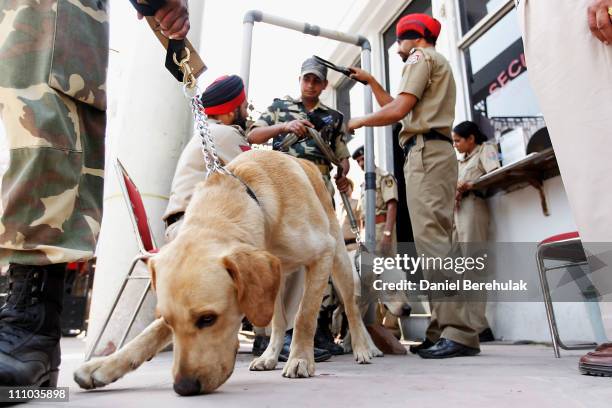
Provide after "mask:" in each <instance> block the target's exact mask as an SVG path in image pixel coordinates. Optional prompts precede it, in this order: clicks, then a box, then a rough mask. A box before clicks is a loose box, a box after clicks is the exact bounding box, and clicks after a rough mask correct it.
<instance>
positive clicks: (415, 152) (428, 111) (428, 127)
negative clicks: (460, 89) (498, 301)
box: [398, 47, 479, 348]
mask: <svg viewBox="0 0 612 408" xmlns="http://www.w3.org/2000/svg"><path fill="white" fill-rule="evenodd" d="M398 92H399V93H408V94H412V95H414V96H416V97H417V99H418V101H417V103H416V105H415V106H414V108H413V109H412V111H411V113H410V114H409V115H407V116H406V117H405V118H404V119H402V130H401V132H400V136H399V138H400V145H402V146H403V147H406V146H410V145H412V144H413V145H412V147H411V149H410V150H409V152H408V154H407V157H406V161H405V163H404V177H405V179H406V201H407V204H408V210H409V212H410V221H411V223H412V229H413V233H414V240H415V244H416V249H417V251H418V254H419V255H420V254H424V255H425V256H427V257H446V256H448V255H449V254H450V253H451V249H452V231H453V209H454V202H455V191H456V188H457V171H458V169H457V157H456V154H455V150H454V149H453V147H452V144H451V136H450V134H451V126H452V123H453V120H454V116H455V101H456V90H455V80H454V78H453V74H452V71H451V68H450V65H449V63H448V61H447V60H446V58H444V57H443V56H442V55H441V54H440V53H438V52H437V51H436V50H435V48H433V47H426V48H415V49H413V50H412V52H411V54H410V55H409V57H408V59H407V60H406V63H405V65H404V68H403V72H402V79H401V82H400V86H399V90H398ZM431 131H435V132H437V134H438V135H442V137H448V141H446V140H435V139H433V138H431V140H426V138H425V136H424V135H426V134H428V133H429V132H431ZM424 272H425V277H426V278H428V279H435V278H439V274H440V272H439V271H432V270H426V271H424ZM431 315H432V316H431V322H430V325H429V327H428V329H427V338H428V339H429V340H430V341H434V342H435V341H437V340H438V339H439V338H440V337H444V338H446V339H449V340H452V341H455V342H457V343H460V344H463V345H465V346H468V347H474V348H476V347H478V346H479V343H478V334H477V333H476V331H475V330H474V329H473V328H472V327H471V325H470V322H469V316H468V307H467V303H466V302H465V299H464V298H463V296H461V294H459V295H457V296H455V297H454V298H449V299H445V301H435V300H434V301H432V302H431Z"/></svg>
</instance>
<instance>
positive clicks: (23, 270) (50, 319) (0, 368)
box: [0, 264, 66, 387]
mask: <svg viewBox="0 0 612 408" xmlns="http://www.w3.org/2000/svg"><path fill="white" fill-rule="evenodd" d="M65 269H66V264H55V265H45V266H31V265H17V264H11V265H10V267H9V293H8V298H7V299H6V303H5V304H4V306H2V308H1V309H0V386H37V387H41V386H42V387H55V386H57V376H58V374H59V365H60V359H61V355H60V337H61V327H60V315H61V312H62V302H63V296H64V273H65Z"/></svg>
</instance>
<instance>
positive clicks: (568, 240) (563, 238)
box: [536, 231, 597, 358]
mask: <svg viewBox="0 0 612 408" xmlns="http://www.w3.org/2000/svg"><path fill="white" fill-rule="evenodd" d="M546 260H551V261H556V262H562V264H560V265H555V266H550V267H547V266H546V263H545V261H546ZM536 261H537V265H538V272H539V275H540V284H541V286H542V295H543V297H544V306H545V307H546V318H547V320H548V328H549V329H550V336H551V338H552V344H553V350H554V352H555V357H557V358H560V357H561V353H560V350H559V347H561V348H563V349H564V350H586V349H591V348H594V347H595V346H597V344H595V343H583V344H576V345H571V346H570V345H566V344H564V343H563V342H562V341H561V338H560V336H559V330H558V328H557V320H556V319H555V310H554V307H553V302H552V298H551V295H550V286H549V285H548V278H547V277H546V273H547V272H549V271H552V270H556V269H565V268H568V267H575V266H581V265H588V264H589V263H588V262H587V258H586V254H585V252H584V248H583V247H582V241H581V240H580V236H579V235H578V232H575V231H574V232H566V233H563V234H558V235H554V236H552V237H548V238H546V239H545V240H543V241H542V242H540V243H539V244H538V250H537V253H536Z"/></svg>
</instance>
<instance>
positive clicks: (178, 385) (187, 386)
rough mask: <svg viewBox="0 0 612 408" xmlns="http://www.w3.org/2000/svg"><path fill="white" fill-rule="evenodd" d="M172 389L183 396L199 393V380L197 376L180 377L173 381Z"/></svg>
mask: <svg viewBox="0 0 612 408" xmlns="http://www.w3.org/2000/svg"><path fill="white" fill-rule="evenodd" d="M174 391H175V392H176V393H177V394H179V395H182V396H184V397H186V396H189V395H197V394H199V393H200V381H199V380H198V379H197V378H188V377H182V378H179V380H178V381H175V382H174Z"/></svg>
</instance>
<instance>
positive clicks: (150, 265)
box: [147, 258, 155, 290]
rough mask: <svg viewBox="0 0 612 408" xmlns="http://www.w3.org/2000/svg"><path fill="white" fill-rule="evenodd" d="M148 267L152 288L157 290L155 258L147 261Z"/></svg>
mask: <svg viewBox="0 0 612 408" xmlns="http://www.w3.org/2000/svg"><path fill="white" fill-rule="evenodd" d="M147 267H148V268H149V271H150V272H151V287H152V288H153V290H155V261H154V258H149V259H148V260H147Z"/></svg>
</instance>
